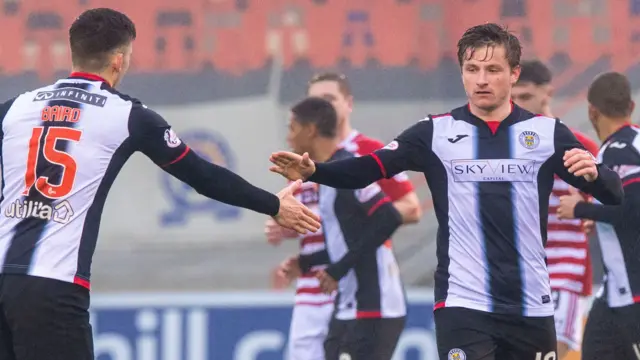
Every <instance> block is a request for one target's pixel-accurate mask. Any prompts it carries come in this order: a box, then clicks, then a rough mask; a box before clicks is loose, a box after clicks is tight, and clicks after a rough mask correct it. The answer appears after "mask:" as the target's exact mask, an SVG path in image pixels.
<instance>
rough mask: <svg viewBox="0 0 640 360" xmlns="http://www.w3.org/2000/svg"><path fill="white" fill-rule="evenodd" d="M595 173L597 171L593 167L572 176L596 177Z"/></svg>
mask: <svg viewBox="0 0 640 360" xmlns="http://www.w3.org/2000/svg"><path fill="white" fill-rule="evenodd" d="M597 173H598V170H596V168H595V167H588V168H583V169H580V170H578V171H576V172H575V174H574V175H575V176H585V175H590V176H596V174H597Z"/></svg>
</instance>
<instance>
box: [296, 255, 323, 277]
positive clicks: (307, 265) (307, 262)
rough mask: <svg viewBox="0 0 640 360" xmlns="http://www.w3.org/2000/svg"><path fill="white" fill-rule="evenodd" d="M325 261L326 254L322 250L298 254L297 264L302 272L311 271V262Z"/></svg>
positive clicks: (319, 262)
mask: <svg viewBox="0 0 640 360" xmlns="http://www.w3.org/2000/svg"><path fill="white" fill-rule="evenodd" d="M326 261H327V254H326V253H325V252H323V251H318V252H314V253H311V254H301V255H299V256H298V266H300V271H302V273H303V274H305V273H308V272H309V271H311V267H312V264H323V263H326Z"/></svg>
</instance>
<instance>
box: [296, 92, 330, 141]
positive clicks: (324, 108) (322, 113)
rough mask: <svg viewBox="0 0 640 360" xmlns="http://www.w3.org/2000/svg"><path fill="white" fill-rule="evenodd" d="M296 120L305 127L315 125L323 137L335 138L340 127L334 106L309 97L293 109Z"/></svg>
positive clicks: (322, 100)
mask: <svg viewBox="0 0 640 360" xmlns="http://www.w3.org/2000/svg"><path fill="white" fill-rule="evenodd" d="M291 113H292V114H293V117H294V120H295V121H297V122H299V123H300V124H303V125H308V124H314V125H315V126H316V128H317V129H318V132H319V133H320V135H321V136H323V137H327V138H333V137H335V136H336V132H337V127H338V114H337V113H336V109H335V108H334V107H333V105H332V104H331V103H330V102H329V101H327V100H325V99H323V98H319V97H308V98H306V99H304V100H302V101H300V102H298V103H297V104H295V105H294V106H293V107H292V108H291Z"/></svg>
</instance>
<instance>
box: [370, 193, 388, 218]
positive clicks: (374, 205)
mask: <svg viewBox="0 0 640 360" xmlns="http://www.w3.org/2000/svg"><path fill="white" fill-rule="evenodd" d="M388 202H391V198H390V197H388V196H385V197H383V198H382V199H380V200H378V202H377V203H375V204H373V206H372V207H371V208H370V209H369V211H368V212H367V215H368V216H371V215H373V213H374V212H376V210H378V208H379V207H380V206H382V205H383V204H385V203H388Z"/></svg>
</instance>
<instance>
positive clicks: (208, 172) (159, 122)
mask: <svg viewBox="0 0 640 360" xmlns="http://www.w3.org/2000/svg"><path fill="white" fill-rule="evenodd" d="M129 134H130V138H131V140H132V141H133V144H134V148H135V149H136V150H138V151H141V152H142V153H144V154H145V155H146V156H148V157H149V158H150V159H151V160H152V161H153V162H154V163H155V164H156V165H158V166H160V167H161V168H162V169H163V170H164V171H166V172H168V173H169V174H171V175H173V176H174V177H176V178H177V179H179V180H181V181H183V182H184V183H186V184H188V185H190V186H191V187H193V189H194V190H196V191H197V192H198V193H199V194H202V195H204V196H206V197H208V198H211V199H214V200H218V201H220V202H223V203H225V204H229V205H233V206H239V207H243V208H246V209H249V210H253V211H256V212H259V213H262V214H266V215H271V216H275V215H277V213H278V211H279V208H280V200H279V199H278V197H277V196H275V195H273V194H271V193H269V192H267V191H265V190H262V189H260V188H257V187H255V186H253V185H251V184H250V183H249V182H247V181H246V180H244V179H243V178H242V177H240V176H238V175H237V174H235V173H234V172H232V171H229V170H227V169H225V168H223V167H221V166H218V165H215V164H212V163H210V162H208V161H206V160H204V159H203V158H201V157H200V156H198V155H197V154H196V153H194V152H193V151H191V150H190V149H189V146H188V145H187V144H185V143H184V142H183V141H181V140H180V138H179V137H178V136H177V135H176V133H175V132H174V131H173V130H172V129H171V126H170V125H169V124H168V123H167V122H166V121H165V120H164V119H163V118H162V117H161V116H160V115H158V114H157V113H156V112H154V111H152V110H150V109H148V108H146V107H145V106H144V105H138V104H134V107H133V109H132V110H131V117H130V120H129Z"/></svg>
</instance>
